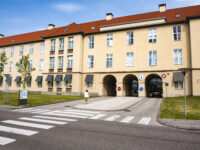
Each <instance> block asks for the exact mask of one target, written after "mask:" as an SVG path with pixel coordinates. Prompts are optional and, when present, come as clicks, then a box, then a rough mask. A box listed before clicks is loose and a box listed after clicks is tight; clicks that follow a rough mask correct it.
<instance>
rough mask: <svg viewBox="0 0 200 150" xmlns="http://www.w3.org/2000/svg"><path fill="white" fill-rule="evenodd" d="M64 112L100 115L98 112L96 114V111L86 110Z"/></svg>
mask: <svg viewBox="0 0 200 150" xmlns="http://www.w3.org/2000/svg"><path fill="white" fill-rule="evenodd" d="M64 111H68V112H80V113H90V114H100V112H98V111H87V110H74V109H66V110H64Z"/></svg>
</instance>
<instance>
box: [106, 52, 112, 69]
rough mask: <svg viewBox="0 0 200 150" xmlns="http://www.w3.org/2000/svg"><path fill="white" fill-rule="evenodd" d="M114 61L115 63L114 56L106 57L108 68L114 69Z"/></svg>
mask: <svg viewBox="0 0 200 150" xmlns="http://www.w3.org/2000/svg"><path fill="white" fill-rule="evenodd" d="M112 61H113V54H107V56H106V68H111V67H112Z"/></svg>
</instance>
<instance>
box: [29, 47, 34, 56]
mask: <svg viewBox="0 0 200 150" xmlns="http://www.w3.org/2000/svg"><path fill="white" fill-rule="evenodd" d="M33 51H34V44H30V47H29V54H30V55H33Z"/></svg>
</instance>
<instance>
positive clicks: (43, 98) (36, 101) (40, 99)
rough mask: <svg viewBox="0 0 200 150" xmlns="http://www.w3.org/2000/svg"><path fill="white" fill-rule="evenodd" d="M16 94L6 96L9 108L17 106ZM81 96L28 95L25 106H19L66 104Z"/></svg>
mask: <svg viewBox="0 0 200 150" xmlns="http://www.w3.org/2000/svg"><path fill="white" fill-rule="evenodd" d="M18 97H19V94H18V93H9V94H8V104H7V105H11V106H19V105H18ZM82 98H83V96H68V95H43V94H30V93H29V94H28V101H27V104H26V105H21V106H22V107H29V106H37V105H43V104H51V103H58V102H67V101H73V100H78V99H82ZM3 100H4V93H0V105H2V104H4V102H3Z"/></svg>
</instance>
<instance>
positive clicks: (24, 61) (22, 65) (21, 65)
mask: <svg viewBox="0 0 200 150" xmlns="http://www.w3.org/2000/svg"><path fill="white" fill-rule="evenodd" d="M16 67H17V71H18V72H19V73H20V74H21V75H22V79H21V83H22V85H23V88H24V89H25V88H26V78H27V77H28V76H30V75H31V72H32V71H34V70H35V68H30V62H29V55H27V56H22V58H21V59H20V60H19V62H18V63H16Z"/></svg>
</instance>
